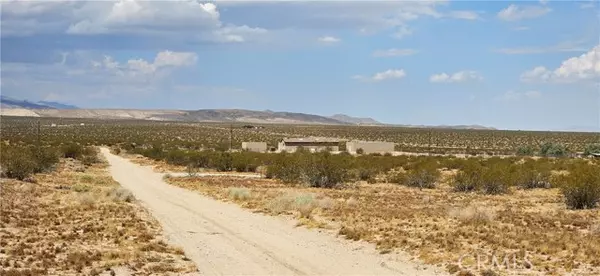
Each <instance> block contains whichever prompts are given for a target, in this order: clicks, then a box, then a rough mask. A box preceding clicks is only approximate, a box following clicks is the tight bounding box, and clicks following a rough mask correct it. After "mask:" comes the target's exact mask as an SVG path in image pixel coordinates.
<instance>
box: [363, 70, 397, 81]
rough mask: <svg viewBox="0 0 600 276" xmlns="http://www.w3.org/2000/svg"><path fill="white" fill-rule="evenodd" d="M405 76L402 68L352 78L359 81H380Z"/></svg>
mask: <svg viewBox="0 0 600 276" xmlns="http://www.w3.org/2000/svg"><path fill="white" fill-rule="evenodd" d="M404 77H406V72H405V71H404V70H403V69H389V70H386V71H383V72H379V73H375V74H374V75H372V76H363V75H356V76H353V77H352V78H353V79H356V80H361V81H371V82H380V81H384V80H392V79H401V78H404Z"/></svg>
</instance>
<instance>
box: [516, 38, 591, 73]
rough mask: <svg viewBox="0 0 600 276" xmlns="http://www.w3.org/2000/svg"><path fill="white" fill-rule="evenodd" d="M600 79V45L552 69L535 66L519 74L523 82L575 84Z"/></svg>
mask: <svg viewBox="0 0 600 276" xmlns="http://www.w3.org/2000/svg"><path fill="white" fill-rule="evenodd" d="M592 79H600V45H597V46H596V47H594V48H592V49H591V50H590V51H589V52H587V53H585V54H582V55H581V56H578V57H572V58H569V59H567V60H565V61H563V62H562V64H561V65H560V66H559V67H558V68H556V69H554V70H551V69H548V68H546V67H544V66H537V67H535V68H533V69H531V70H529V71H526V72H524V73H523V74H521V80H522V81H524V82H577V81H584V80H592Z"/></svg>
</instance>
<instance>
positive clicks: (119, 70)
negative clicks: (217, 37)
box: [0, 50, 198, 104]
mask: <svg viewBox="0 0 600 276" xmlns="http://www.w3.org/2000/svg"><path fill="white" fill-rule="evenodd" d="M64 56H68V58H67V59H66V60H64V59H63V57H64ZM197 60H198V57H197V55H196V54H195V53H190V52H173V51H166V50H165V51H161V52H158V53H156V55H155V57H154V58H153V59H139V58H129V59H126V60H116V59H115V58H113V57H111V56H109V55H105V56H101V57H99V56H95V54H94V53H92V52H68V54H64V55H62V56H60V57H58V56H57V62H55V63H52V64H31V63H15V62H3V63H2V67H1V68H0V70H1V73H2V80H3V83H2V85H3V87H2V93H3V94H4V93H6V94H8V95H19V98H27V99H37V100H41V99H50V98H53V99H61V100H65V101H68V102H73V103H84V102H86V101H89V102H88V104H89V103H90V102H94V101H93V100H92V99H103V100H110V99H113V100H114V99H115V98H121V97H132V98H130V100H134V99H135V97H137V98H138V99H139V97H142V96H152V95H151V94H152V93H159V92H162V94H161V95H162V96H164V95H168V93H167V94H164V92H170V91H171V86H173V85H175V84H174V83H172V82H171V81H170V77H171V76H172V74H173V73H174V72H175V70H180V69H182V68H187V67H191V66H193V65H195V64H196V63H197ZM63 61H64V62H63ZM5 84H6V85H5ZM142 102H143V101H142ZM113 103H114V102H113ZM132 104H138V102H135V103H132Z"/></svg>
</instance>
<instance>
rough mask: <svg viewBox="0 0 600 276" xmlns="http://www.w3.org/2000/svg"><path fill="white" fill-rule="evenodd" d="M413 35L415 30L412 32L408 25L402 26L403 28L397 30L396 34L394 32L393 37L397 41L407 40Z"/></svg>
mask: <svg viewBox="0 0 600 276" xmlns="http://www.w3.org/2000/svg"><path fill="white" fill-rule="evenodd" d="M412 34H413V30H411V29H410V28H408V26H406V25H402V26H400V27H399V28H398V29H397V30H396V32H394V33H393V34H392V37H393V38H396V39H403V38H405V37H407V36H410V35H412Z"/></svg>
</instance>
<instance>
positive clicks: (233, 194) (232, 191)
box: [227, 187, 252, 201]
mask: <svg viewBox="0 0 600 276" xmlns="http://www.w3.org/2000/svg"><path fill="white" fill-rule="evenodd" d="M227 190H228V193H229V198H231V199H233V200H240V201H244V200H248V199H249V198H250V197H251V196H252V195H251V193H250V190H249V189H248V188H234V187H230V188H228V189H227Z"/></svg>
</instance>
